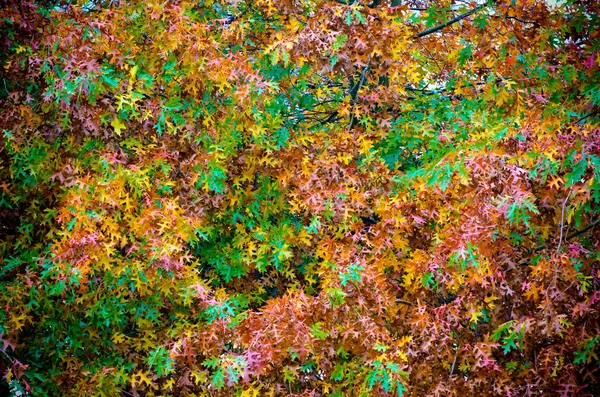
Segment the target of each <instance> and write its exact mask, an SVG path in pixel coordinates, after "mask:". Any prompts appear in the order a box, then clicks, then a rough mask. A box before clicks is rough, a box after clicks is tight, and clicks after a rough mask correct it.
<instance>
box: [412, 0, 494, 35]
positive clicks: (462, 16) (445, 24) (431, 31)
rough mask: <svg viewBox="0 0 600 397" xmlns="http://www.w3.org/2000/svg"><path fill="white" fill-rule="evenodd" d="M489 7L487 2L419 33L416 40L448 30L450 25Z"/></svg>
mask: <svg viewBox="0 0 600 397" xmlns="http://www.w3.org/2000/svg"><path fill="white" fill-rule="evenodd" d="M487 6H488V3H487V2H486V3H483V4H480V5H478V6H477V7H475V8H473V9H471V10H469V11H467V12H464V13H462V14H460V15H457V16H456V17H454V18H452V19H450V20H449V21H447V22H444V23H442V24H441V25H437V26H434V27H432V28H429V29H426V30H424V31H422V32H420V33H417V35H416V36H415V37H416V38H420V37H424V36H427V35H430V34H432V33H435V32H438V31H440V30H442V29H444V28H446V27H448V26H450V25H452V24H454V23H456V22H458V21H460V20H463V19H465V18H466V17H468V16H469V15H471V14H473V13H475V12H477V11H479V10H481V9H482V8H485V7H487Z"/></svg>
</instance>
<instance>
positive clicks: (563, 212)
mask: <svg viewBox="0 0 600 397" xmlns="http://www.w3.org/2000/svg"><path fill="white" fill-rule="evenodd" d="M572 192H573V187H571V188H570V189H569V194H567V198H565V201H563V204H562V213H561V215H560V224H559V225H558V226H559V227H560V237H559V238H558V247H557V248H556V251H557V252H560V246H561V245H562V239H563V229H564V226H565V207H566V205H567V201H569V197H571V193H572Z"/></svg>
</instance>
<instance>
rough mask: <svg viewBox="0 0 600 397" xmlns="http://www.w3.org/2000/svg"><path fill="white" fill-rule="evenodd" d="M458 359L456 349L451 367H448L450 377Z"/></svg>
mask: <svg viewBox="0 0 600 397" xmlns="http://www.w3.org/2000/svg"><path fill="white" fill-rule="evenodd" d="M457 357H458V349H457V350H456V353H455V354H454V361H452V367H450V374H449V375H452V373H453V372H454V366H455V365H456V358H457Z"/></svg>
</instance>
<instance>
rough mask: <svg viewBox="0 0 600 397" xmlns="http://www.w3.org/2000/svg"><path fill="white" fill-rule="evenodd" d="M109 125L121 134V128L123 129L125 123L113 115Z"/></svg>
mask: <svg viewBox="0 0 600 397" xmlns="http://www.w3.org/2000/svg"><path fill="white" fill-rule="evenodd" d="M110 125H112V127H113V128H114V129H115V133H116V134H117V135H119V136H121V130H124V129H125V124H123V123H122V122H121V120H120V119H119V118H117V117H115V118H114V119H113V121H111V122H110Z"/></svg>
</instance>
